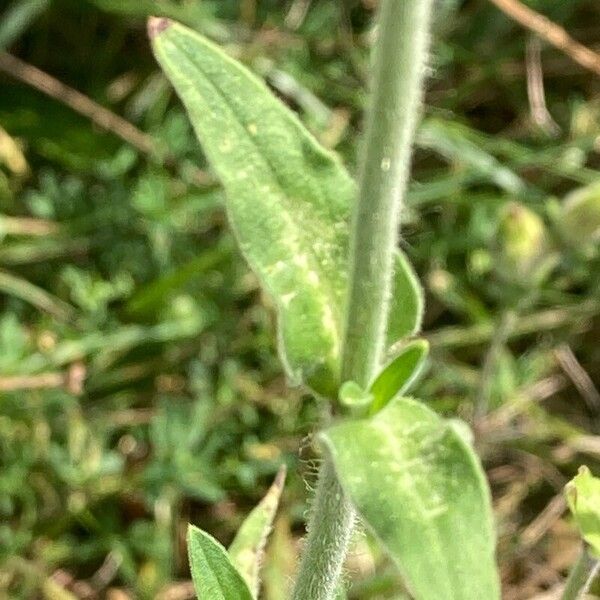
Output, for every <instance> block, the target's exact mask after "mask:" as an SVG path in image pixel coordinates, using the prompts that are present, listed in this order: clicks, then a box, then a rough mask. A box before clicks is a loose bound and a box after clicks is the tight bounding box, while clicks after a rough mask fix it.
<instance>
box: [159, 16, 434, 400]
mask: <svg viewBox="0 0 600 600" xmlns="http://www.w3.org/2000/svg"><path fill="white" fill-rule="evenodd" d="M148 27H149V34H150V38H151V39H152V46H153V49H154V53H155V55H156V58H157V60H158V62H159V63H160V65H161V67H162V68H163V70H164V72H165V74H166V75H167V77H168V78H169V79H170V81H171V82H172V83H173V86H174V87H175V90H176V91H177V93H178V95H179V96H180V98H181V100H182V102H183V104H184V105H185V107H186V109H187V112H188V114H189V117H190V120H191V122H192V125H193V127H194V129H195V131H196V134H197V136H198V138H199V140H200V142H201V144H202V147H203V149H204V152H205V154H206V156H207V158H208V160H209V162H210V163H211V165H212V167H213V169H214V170H215V172H216V173H217V175H218V176H219V178H220V180H221V182H222V184H223V186H224V188H225V192H226V197H227V199H226V207H227V213H228V216H229V220H230V222H231V225H232V228H233V230H234V232H235V234H236V236H237V239H238V242H239V244H240V247H241V250H242V252H243V253H244V255H245V257H246V259H247V261H248V263H249V264H250V266H251V267H252V269H253V270H254V271H255V272H256V273H257V275H258V277H259V278H260V280H261V283H262V285H263V286H264V287H265V289H266V290H267V291H268V292H269V294H270V295H271V296H272V298H273V300H274V302H275V303H276V305H277V310H278V315H279V337H280V344H279V348H280V354H281V358H282V361H283V363H284V366H285V367H286V371H287V373H288V376H289V377H290V378H291V380H292V381H293V382H295V383H299V382H303V383H305V384H307V385H308V386H309V387H311V388H312V389H313V390H314V391H316V392H317V393H320V394H323V395H326V396H329V397H331V398H334V397H335V395H336V393H337V390H338V388H339V385H340V383H341V382H340V381H339V370H340V369H339V363H340V348H341V340H342V329H343V326H344V317H345V304H346V296H347V281H348V248H349V229H350V227H349V222H350V213H351V206H352V203H353V200H354V198H355V195H356V185H355V183H354V181H353V180H352V178H351V177H350V175H349V174H348V172H347V171H346V170H345V169H344V167H343V166H342V165H341V163H340V162H339V161H338V159H337V158H336V157H335V155H333V154H332V153H331V152H329V151H327V150H325V149H324V148H323V147H321V146H320V145H319V144H318V143H317V141H316V140H315V139H314V137H313V136H312V135H311V134H310V133H309V132H308V131H307V130H306V129H305V128H304V126H303V125H302V123H301V122H300V121H299V119H298V118H297V117H296V115H295V114H294V113H293V112H292V111H290V110H289V109H288V108H287V107H286V106H285V105H284V104H283V103H282V102H280V101H279V100H278V99H277V98H276V97H275V96H274V95H273V94H272V93H271V91H270V90H269V89H268V88H267V87H266V85H265V84H264V83H263V82H262V81H261V80H259V79H258V78H257V77H256V76H254V75H253V74H252V73H250V72H249V71H248V70H247V69H246V68H245V67H243V66H242V65H240V64H239V63H237V62H236V61H234V60H233V59H231V58H230V57H229V56H227V55H226V54H225V53H224V52H222V51H221V50H220V49H219V48H218V47H217V46H215V45H214V44H212V43H211V42H209V41H208V40H206V39H205V38H203V37H202V36H200V35H199V34H197V33H196V32H194V31H192V30H190V29H188V28H186V27H184V26H182V25H179V24H177V23H174V22H173V21H170V20H168V19H157V18H152V19H151V20H150V21H149V26H148ZM421 313H422V297H421V294H420V290H419V287H418V283H417V281H416V278H415V276H414V274H413V273H412V270H411V269H410V266H409V265H408V262H407V261H406V259H405V258H404V257H403V256H402V255H401V254H399V255H398V259H397V270H396V278H395V289H394V291H393V294H392V307H391V309H390V328H389V335H388V339H389V340H390V343H395V342H397V341H399V340H400V339H401V338H403V337H405V336H407V335H410V334H412V333H414V331H415V330H416V329H417V328H418V327H419V323H420V317H421Z"/></svg>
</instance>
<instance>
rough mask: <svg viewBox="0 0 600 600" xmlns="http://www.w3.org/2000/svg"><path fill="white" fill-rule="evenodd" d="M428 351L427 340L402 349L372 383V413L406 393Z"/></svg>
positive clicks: (415, 342) (410, 344)
mask: <svg viewBox="0 0 600 600" xmlns="http://www.w3.org/2000/svg"><path fill="white" fill-rule="evenodd" d="M428 351H429V344H428V343H427V342H426V341H425V340H415V341H414V342H410V343H408V344H407V345H406V346H405V347H404V348H402V350H400V353H399V354H398V356H396V357H395V358H394V359H393V360H392V361H391V362H390V363H389V364H388V365H387V366H386V367H385V368H384V369H383V370H382V371H381V373H380V374H379V375H378V376H377V379H375V381H374V382H373V384H372V385H371V390H370V391H371V394H372V396H373V403H372V404H371V414H375V413H377V412H379V411H380V410H381V409H382V408H384V407H385V406H386V405H387V404H388V402H390V400H392V398H394V397H395V396H399V395H401V394H403V393H406V391H407V390H408V388H409V387H410V385H411V384H412V382H413V381H414V380H415V379H416V378H417V376H418V375H419V373H420V372H421V369H422V367H423V364H424V363H425V358H426V357H427V352H428Z"/></svg>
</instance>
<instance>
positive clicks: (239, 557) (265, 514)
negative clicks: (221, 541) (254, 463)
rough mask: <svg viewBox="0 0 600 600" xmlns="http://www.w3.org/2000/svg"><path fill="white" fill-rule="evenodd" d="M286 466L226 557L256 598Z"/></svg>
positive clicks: (238, 534) (240, 531)
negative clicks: (260, 571)
mask: <svg viewBox="0 0 600 600" xmlns="http://www.w3.org/2000/svg"><path fill="white" fill-rule="evenodd" d="M285 473H286V470H285V467H284V466H282V467H281V468H280V469H279V472H278V473H277V477H276V478H275V481H274V482H273V485H272V486H271V487H270V488H269V491H268V492H267V494H266V495H265V497H264V498H263V499H262V500H261V501H260V503H259V504H258V506H256V508H255V509H254V510H253V511H252V512H251V513H250V514H249V515H248V517H247V518H246V520H245V521H244V522H243V523H242V526H241V527H240V528H239V529H238V532H237V534H236V536H235V539H234V540H233V542H232V543H231V546H230V547H229V557H230V558H231V562H232V563H233V565H234V567H236V569H237V570H238V572H239V573H240V574H241V575H242V577H243V578H244V579H245V580H246V583H247V584H248V587H249V588H250V590H251V591H252V595H253V596H254V597H255V598H257V597H258V591H259V587H260V580H259V569H260V566H261V561H262V558H263V554H264V550H265V545H266V543H267V537H268V536H269V533H271V528H272V526H273V519H274V518H275V514H276V512H277V507H278V506H279V499H280V498H281V493H282V492H283V484H284V482H285Z"/></svg>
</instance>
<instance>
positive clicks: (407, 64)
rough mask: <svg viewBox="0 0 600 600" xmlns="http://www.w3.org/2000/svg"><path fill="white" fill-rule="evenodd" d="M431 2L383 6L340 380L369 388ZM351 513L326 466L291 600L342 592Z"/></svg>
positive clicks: (381, 338)
mask: <svg viewBox="0 0 600 600" xmlns="http://www.w3.org/2000/svg"><path fill="white" fill-rule="evenodd" d="M431 6H432V0H383V1H382V3H381V7H380V14H379V39H378V43H377V48H376V53H375V62H374V81H373V99H372V105H371V110H370V112H369V116H368V123H367V134H366V140H365V146H364V154H363V161H362V171H361V177H360V188H359V198H358V203H357V205H356V208H355V212H354V219H353V224H352V238H351V247H350V265H351V270H350V292H349V299H348V309H347V321H346V332H345V339H344V348H343V356H342V380H343V381H348V380H352V381H356V382H357V383H358V384H360V385H362V386H364V387H366V386H367V385H369V383H370V382H371V380H372V379H373V377H374V375H375V374H376V372H377V369H378V368H379V367H380V364H381V360H382V354H383V350H384V342H385V330H386V325H387V318H388V304H389V296H390V293H391V283H392V275H393V254H394V251H395V248H396V244H397V236H398V226H399V221H400V208H401V205H402V198H403V195H404V192H405V189H406V181H407V178H408V172H409V167H410V156H411V146H412V141H413V137H414V132H415V128H416V124H417V119H418V113H419V105H420V101H421V94H422V82H423V74H424V70H425V59H426V54H427V43H428V31H429V21H430V16H431ZM354 519H355V517H354V510H353V508H352V506H351V504H350V502H349V501H348V499H347V497H346V495H345V494H344V491H343V490H342V488H341V486H340V485H339V483H338V481H337V478H336V475H335V471H334V469H333V465H332V464H331V462H330V460H329V459H326V460H325V463H324V464H323V467H322V468H321V473H320V476H319V483H318V487H317V494H316V497H315V500H314V504H313V508H312V515H311V519H310V523H309V528H308V537H307V542H306V547H305V551H304V554H303V557H302V560H301V563H300V569H299V573H298V578H297V581H296V586H295V588H294V594H293V598H294V600H330V599H331V598H333V597H334V595H335V593H336V589H337V587H338V585H339V578H340V574H341V572H342V565H343V561H344V558H345V555H346V551H347V547H348V544H349V541H350V537H351V534H352V529H353V526H354Z"/></svg>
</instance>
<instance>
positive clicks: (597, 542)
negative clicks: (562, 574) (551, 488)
mask: <svg viewBox="0 0 600 600" xmlns="http://www.w3.org/2000/svg"><path fill="white" fill-rule="evenodd" d="M565 493H566V496H567V502H568V504H569V508H570V509H571V512H572V513H573V517H574V518H575V522H576V523H577V527H579V531H580V532H581V536H582V537H583V539H584V540H585V541H586V542H587V543H588V544H589V547H590V552H591V554H593V555H594V556H595V557H596V558H600V479H599V478H598V477H594V476H593V475H592V474H591V472H590V470H589V469H588V468H587V467H585V466H582V467H580V468H579V473H578V474H577V475H576V476H575V477H574V478H573V479H572V480H571V481H570V482H569V483H568V484H567V486H566V488H565Z"/></svg>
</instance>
